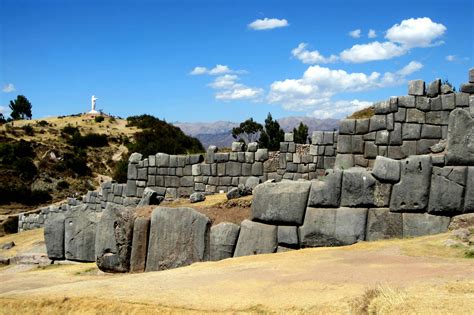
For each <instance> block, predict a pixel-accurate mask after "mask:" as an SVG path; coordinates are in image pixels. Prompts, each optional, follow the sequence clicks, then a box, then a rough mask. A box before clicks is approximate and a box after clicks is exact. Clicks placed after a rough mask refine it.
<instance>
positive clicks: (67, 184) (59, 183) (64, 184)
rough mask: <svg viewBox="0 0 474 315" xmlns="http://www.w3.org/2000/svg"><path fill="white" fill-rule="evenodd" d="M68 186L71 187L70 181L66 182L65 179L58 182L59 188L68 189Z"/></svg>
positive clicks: (57, 186)
mask: <svg viewBox="0 0 474 315" xmlns="http://www.w3.org/2000/svg"><path fill="white" fill-rule="evenodd" d="M68 188H69V183H68V182H66V181H65V180H61V181H59V182H58V183H57V184H56V189H57V190H63V189H68Z"/></svg>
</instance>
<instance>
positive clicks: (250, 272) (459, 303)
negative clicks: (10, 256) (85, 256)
mask: <svg viewBox="0 0 474 315" xmlns="http://www.w3.org/2000/svg"><path fill="white" fill-rule="evenodd" d="M446 237H447V236H446V235H438V236H430V237H424V238H417V239H410V240H393V241H383V242H373V243H360V244H356V245H353V246H348V247H343V248H317V249H305V250H300V251H293V252H287V253H280V254H271V255H260V256H252V257H241V258H236V259H228V260H224V261H220V262H206V263H199V264H194V265H192V266H189V267H185V268H179V269H174V270H168V271H161V272H151V273H143V274H126V275H106V274H103V273H100V272H98V271H97V269H96V268H95V266H94V264H80V265H70V266H50V267H47V268H45V269H37V268H36V269H32V270H21V269H19V270H17V271H14V270H12V269H11V268H6V269H5V268H4V269H2V270H0V282H1V283H2V285H1V286H0V313H2V309H3V310H4V313H6V310H8V311H11V312H13V311H15V310H16V311H18V310H21V311H22V312H26V313H28V312H31V313H34V312H35V311H38V308H41V309H42V312H46V313H48V310H51V312H52V313H55V312H57V311H58V310H63V311H64V310H66V311H70V312H72V313H75V312H76V313H101V312H102V311H104V312H106V313H108V312H109V311H110V312H112V311H114V310H119V311H120V312H138V313H141V312H158V311H159V312H174V311H178V312H182V311H190V312H191V311H196V312H203V311H205V312H214V311H218V312H235V311H244V312H268V311H270V312H282V313H283V312H284V313H286V312H296V313H300V312H309V313H365V312H367V311H368V310H375V311H377V312H378V313H417V312H418V313H422V314H425V313H432V314H433V313H436V314H440V313H456V314H464V313H465V314H468V313H469V312H471V311H472V310H473V309H474V260H472V259H465V258H460V257H461V256H462V255H461V252H460V251H459V249H452V248H447V247H444V246H442V245H441V243H442V241H443V240H444V239H446ZM26 297H28V300H25V298H26ZM27 302H28V303H27ZM45 305H47V308H46V309H45ZM99 306H100V309H101V311H100V312H97V307H99ZM28 310H30V311H28Z"/></svg>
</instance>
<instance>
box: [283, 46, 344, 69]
mask: <svg viewBox="0 0 474 315" xmlns="http://www.w3.org/2000/svg"><path fill="white" fill-rule="evenodd" d="M307 46H308V44H306V43H300V44H299V45H298V47H296V48H294V49H293V50H292V51H291V54H292V55H293V56H295V57H296V58H298V59H299V60H301V61H302V62H303V63H306V64H317V63H331V62H335V61H336V60H337V59H338V58H337V56H335V55H331V56H329V57H324V56H323V55H321V54H320V53H319V51H317V50H313V51H309V50H307V49H306V47H307Z"/></svg>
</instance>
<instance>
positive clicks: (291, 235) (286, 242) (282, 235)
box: [278, 225, 300, 247]
mask: <svg viewBox="0 0 474 315" xmlns="http://www.w3.org/2000/svg"><path fill="white" fill-rule="evenodd" d="M299 243H300V242H299V237H298V227H297V226H291V225H280V226H279V227H278V245H283V246H289V247H298V246H299Z"/></svg>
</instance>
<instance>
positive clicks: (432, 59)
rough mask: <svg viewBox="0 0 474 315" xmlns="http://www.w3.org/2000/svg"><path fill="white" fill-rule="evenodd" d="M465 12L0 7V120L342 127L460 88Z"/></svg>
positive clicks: (434, 8) (374, 6) (442, 4)
mask: <svg viewBox="0 0 474 315" xmlns="http://www.w3.org/2000/svg"><path fill="white" fill-rule="evenodd" d="M473 11H474V10H473V1H472V0H469V1H456V0H455V1H434V0H432V1H413V0H412V1H391V2H388V1H258V0H253V1H232V2H231V1H218V0H215V1H143V0H142V1H120V0H119V1H100V0H98V1H68V0H62V1H59V0H57V1H51V0H49V1H47V0H31V1H23V0H0V28H1V41H0V86H1V87H2V91H0V106H2V107H1V108H0V111H3V112H7V107H8V103H9V100H11V99H13V98H15V97H16V95H18V94H23V95H25V96H26V97H27V98H28V99H29V100H30V101H31V103H32V104H33V116H34V118H39V117H44V116H57V115H67V114H74V113H79V112H85V111H87V110H88V109H89V107H90V98H91V96H92V95H93V94H94V95H96V97H98V101H97V108H99V109H103V110H104V112H106V113H111V114H114V115H118V116H122V117H127V116H130V115H138V114H143V113H148V114H153V115H155V116H157V117H160V118H165V119H166V120H167V121H188V122H194V121H215V120H231V121H242V120H244V119H246V118H248V117H254V118H255V119H257V120H259V121H263V119H264V118H265V116H266V115H267V113H268V112H271V113H272V114H273V116H274V117H277V118H279V117H285V116H293V115H302V116H303V115H308V116H313V117H316V118H327V117H333V118H341V117H344V116H345V115H347V114H349V113H351V112H352V111H354V110H356V109H358V108H360V107H363V106H367V105H368V104H370V102H374V101H379V100H383V99H387V98H388V97H390V96H392V95H405V94H406V91H407V87H406V82H407V80H411V79H423V80H425V81H431V80H433V79H434V78H436V77H440V78H447V79H449V81H450V82H452V83H453V84H454V85H455V86H456V87H457V86H459V84H460V83H463V82H466V81H467V72H468V69H469V68H470V67H472V65H473V42H474V38H473V37H474V35H473V32H474V31H473V24H472V23H473V22H472V21H473ZM358 30H360V31H358ZM371 30H372V31H371ZM369 32H370V36H369Z"/></svg>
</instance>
